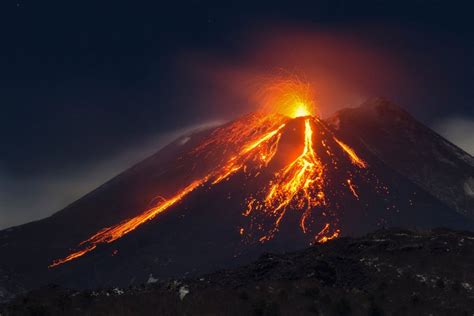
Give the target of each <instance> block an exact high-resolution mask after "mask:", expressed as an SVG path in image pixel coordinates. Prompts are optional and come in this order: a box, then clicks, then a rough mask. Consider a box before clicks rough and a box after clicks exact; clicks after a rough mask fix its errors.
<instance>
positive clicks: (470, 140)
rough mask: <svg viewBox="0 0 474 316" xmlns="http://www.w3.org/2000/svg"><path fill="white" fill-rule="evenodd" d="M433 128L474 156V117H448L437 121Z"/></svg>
mask: <svg viewBox="0 0 474 316" xmlns="http://www.w3.org/2000/svg"><path fill="white" fill-rule="evenodd" d="M433 129H434V130H435V131H437V132H438V133H439V134H440V135H442V136H444V137H445V138H446V139H448V140H449V141H451V142H452V143H454V144H456V145H457V146H458V147H460V148H461V149H463V150H464V151H466V152H467V153H469V154H470V155H471V156H474V118H472V117H460V116H458V117H448V118H445V119H442V120H438V121H437V122H435V124H433Z"/></svg>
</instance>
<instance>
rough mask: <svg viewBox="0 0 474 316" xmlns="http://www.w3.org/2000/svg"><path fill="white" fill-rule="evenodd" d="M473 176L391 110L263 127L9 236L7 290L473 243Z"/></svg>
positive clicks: (232, 135)
mask: <svg viewBox="0 0 474 316" xmlns="http://www.w3.org/2000/svg"><path fill="white" fill-rule="evenodd" d="M407 127H408V128H407ZM418 151H420V153H418ZM424 151H426V153H424ZM434 151H437V152H440V153H442V154H439V155H434V154H433V152H434ZM417 155H420V156H417ZM447 161H448V162H447ZM447 166H451V167H449V168H450V169H449V168H448V169H446V168H447ZM445 170H446V171H445ZM472 172H473V169H472V157H470V156H469V155H467V154H465V153H462V152H461V151H460V150H459V149H457V148H456V147H454V146H452V145H449V143H448V142H447V141H445V140H444V139H442V138H440V137H439V136H438V135H437V134H435V133H433V132H431V131H430V130H428V129H427V128H426V127H424V126H422V125H421V124H420V123H418V122H416V120H414V119H413V118H412V117H411V116H409V115H408V114H407V113H406V112H404V111H403V110H401V109H399V108H398V107H396V106H394V105H391V104H388V103H386V102H381V101H380V100H375V101H372V102H369V103H368V104H365V105H363V106H361V107H360V108H357V109H350V110H346V111H342V112H340V113H338V114H337V115H336V116H335V117H333V118H331V119H329V120H327V121H321V120H319V119H317V118H314V117H297V118H289V117H285V116H282V115H263V114H252V115H248V116H245V117H243V118H240V119H238V120H236V121H233V122H230V123H228V124H226V125H224V126H222V127H218V128H216V129H214V130H210V131H204V132H200V133H197V134H194V135H191V136H190V137H189V138H182V139H178V140H177V141H175V142H173V143H171V144H170V145H169V146H167V147H165V148H164V149H162V150H161V151H159V152H158V153H157V154H155V155H154V156H152V157H150V158H148V159H146V160H145V161H143V162H141V163H139V164H137V165H136V166H134V167H132V168H131V169H129V170H127V171H125V172H124V173H123V174H121V175H119V176H117V177H116V178H114V179H112V180H111V181H109V182H108V183H106V184H104V185H103V186H101V187H100V188H98V189H97V190H95V191H94V192H92V193H90V194H88V195H87V196H85V197H84V198H82V199H80V200H79V201H77V202H75V203H73V204H72V205H70V206H69V207H67V208H66V209H64V210H62V211H60V212H58V213H56V214H55V215H53V216H51V217H50V218H47V219H44V220H42V221H38V222H34V223H30V224H26V225H22V226H19V227H14V228H12V229H8V230H4V231H2V232H0V257H1V258H2V260H1V262H0V269H1V271H6V272H4V273H5V275H4V276H6V277H7V278H8V280H9V282H6V281H0V287H3V288H4V290H3V292H18V291H19V290H18V289H22V288H23V289H30V288H35V287H38V286H40V285H41V284H45V283H49V282H52V281H53V282H56V283H59V284H63V285H68V286H74V287H97V286H114V285H121V286H126V285H129V284H135V283H140V282H143V281H145V280H146V279H147V278H148V276H149V274H150V273H151V274H153V275H154V276H155V277H159V278H170V277H176V276H183V275H197V274H201V273H204V272H211V271H213V270H215V269H218V268H225V267H232V266H236V265H239V264H242V263H246V262H250V261H251V260H253V259H255V258H256V257H257V256H258V255H259V254H261V253H262V252H265V251H274V252H281V251H289V250H296V249H300V248H304V247H306V246H307V245H309V244H311V243H315V242H325V241H327V240H330V239H333V238H335V237H337V236H344V235H359V234H364V233H367V232H369V231H372V230H374V229H377V228H379V227H389V226H402V227H412V228H430V227H436V226H448V227H452V228H461V229H473V227H474V224H473V221H472V217H471V214H472V212H473V208H472V199H469V197H464V196H461V195H460V194H461V193H460V192H461V191H460V190H459V188H461V189H462V183H463V182H464V181H465V179H466V177H467V176H468V175H470V174H471V175H472V174H473V173H472ZM162 197H165V198H162ZM48 266H51V267H50V268H48ZM4 279H5V278H4ZM0 280H1V279H0ZM11 280H14V282H13V283H12V282H11ZM5 296H6V295H5Z"/></svg>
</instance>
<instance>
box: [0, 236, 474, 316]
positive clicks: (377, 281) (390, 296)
mask: <svg viewBox="0 0 474 316" xmlns="http://www.w3.org/2000/svg"><path fill="white" fill-rule="evenodd" d="M473 268H474V233H470V232H460V231H453V230H446V229H435V230H431V231H409V230H381V231H378V232H375V233H372V234H369V235H366V236H364V237H361V238H340V239H337V240H332V241H330V242H328V243H326V244H318V245H316V246H312V247H310V248H308V249H305V250H302V251H298V252H293V253H287V254H280V255H276V254H265V255H263V256H261V257H260V259H258V260H257V261H255V262H254V263H252V264H250V265H247V266H243V267H241V268H236V269H231V270H223V271H220V272H216V273H213V274H209V275H205V276H202V277H196V278H192V279H180V280H172V281H166V282H161V281H159V280H156V279H154V278H153V276H150V278H149V281H148V284H145V285H143V286H139V287H130V288H111V289H103V290H95V291H92V290H88V291H76V290H71V289H64V288H61V287H58V286H49V287H47V288H43V289H40V290H36V291H33V292H30V293H29V294H28V295H26V296H23V297H18V298H16V299H15V300H14V301H12V302H11V303H10V304H9V305H4V306H3V308H0V311H1V314H2V315H4V316H7V315H472V314H473V312H474V274H472V271H473Z"/></svg>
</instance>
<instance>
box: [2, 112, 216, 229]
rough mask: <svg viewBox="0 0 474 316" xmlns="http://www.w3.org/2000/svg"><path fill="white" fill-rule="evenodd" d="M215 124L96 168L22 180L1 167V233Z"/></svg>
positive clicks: (172, 135)
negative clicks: (174, 142)
mask: <svg viewBox="0 0 474 316" xmlns="http://www.w3.org/2000/svg"><path fill="white" fill-rule="evenodd" d="M222 123H223V121H220V120H216V121H211V122H206V123H204V124H199V125H193V126H189V127H186V128H182V129H179V130H175V131H172V132H168V133H164V134H160V135H155V136H154V137H150V138H148V139H147V140H146V141H144V142H143V143H141V144H138V145H136V146H134V147H133V148H126V149H124V150H123V151H122V152H121V153H120V154H118V155H116V156H114V157H108V158H106V159H102V160H101V161H97V162H96V163H95V164H93V165H78V166H76V168H75V169H74V170H66V171H54V170H52V171H50V172H49V173H47V174H42V175H36V176H32V177H28V176H27V177H24V176H23V177H19V176H17V175H14V174H11V173H9V172H8V171H7V170H5V168H3V169H2V168H1V166H0V229H4V228H7V227H10V226H14V225H19V224H22V223H26V222H30V221H34V220H38V219H41V218H44V217H47V216H50V215H52V214H53V213H55V212H56V211H59V210H61V209H62V208H64V207H65V206H67V205H69V204H70V203H72V202H74V201H75V200H77V199H79V198H80V197H82V196H84V195H85V194H87V193H89V192H90V191H92V190H94V189H95V188H97V187H98V186H100V185H102V184H103V183H105V182H106V181H108V180H109V179H111V178H113V177H114V176H116V175H118V174H119V173H121V172H122V171H124V170H126V169H127V168H129V167H131V166H132V165H133V164H135V163H137V162H140V161H141V160H143V159H145V158H146V157H148V156H150V155H152V154H154V153H155V152H157V151H158V150H159V149H161V148H162V147H163V146H165V145H167V144H168V143H170V142H171V141H173V140H175V139H177V138H178V137H180V136H185V137H184V138H183V140H186V139H188V137H187V136H186V135H188V134H190V133H192V132H194V131H197V130H203V129H207V128H211V127H213V126H217V125H220V124H222Z"/></svg>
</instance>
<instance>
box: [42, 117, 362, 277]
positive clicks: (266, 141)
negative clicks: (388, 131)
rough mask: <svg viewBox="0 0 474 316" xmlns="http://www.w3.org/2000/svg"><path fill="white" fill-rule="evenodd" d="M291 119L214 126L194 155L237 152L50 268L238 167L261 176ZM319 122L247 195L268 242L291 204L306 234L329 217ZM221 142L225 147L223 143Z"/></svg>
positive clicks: (308, 124)
mask: <svg viewBox="0 0 474 316" xmlns="http://www.w3.org/2000/svg"><path fill="white" fill-rule="evenodd" d="M302 113H304V112H302ZM315 120H316V121H315ZM287 121H288V117H285V116H281V115H266V116H264V117H261V116H252V117H250V118H249V120H248V121H247V123H248V124H245V122H243V121H236V122H234V123H231V124H229V125H228V126H225V127H222V128H218V129H216V131H214V132H213V133H212V134H211V137H210V138H208V139H207V140H206V141H205V142H204V143H203V144H201V145H200V146H198V147H196V148H195V149H194V150H192V151H191V152H190V155H192V156H191V157H194V158H197V159H199V157H202V156H200V155H201V154H204V155H205V157H207V156H208V155H211V154H210V153H211V152H213V151H212V149H213V148H221V149H222V151H223V152H224V153H225V152H226V151H227V150H229V149H230V150H233V151H235V148H236V147H235V146H237V148H238V150H236V151H235V153H234V154H232V155H230V158H228V159H227V160H224V161H223V162H222V163H220V164H217V167H216V168H215V169H212V170H210V171H208V172H207V174H205V175H204V176H202V177H201V178H198V179H196V180H194V181H192V182H191V183H189V184H188V185H187V186H185V187H183V188H182V189H181V190H179V191H178V192H177V193H175V194H174V195H173V196H171V197H170V198H168V199H163V200H161V201H160V202H159V203H158V204H157V205H155V206H154V207H152V208H150V209H148V210H146V211H144V212H143V213H141V214H139V215H137V216H135V217H132V218H130V219H127V220H124V221H122V222H121V223H119V224H117V225H115V226H111V227H107V228H104V229H102V230H100V231H98V232H97V233H96V234H94V235H93V236H91V237H90V238H88V239H86V240H84V241H83V242H81V243H80V244H79V245H78V248H79V249H78V250H76V251H74V252H72V253H71V254H69V255H68V256H66V257H64V258H62V259H58V260H55V261H53V263H52V264H51V265H50V266H49V267H50V268H52V267H56V266H58V265H61V264H63V263H65V262H68V261H71V260H74V259H77V258H79V257H81V256H83V255H85V254H86V253H88V252H91V251H93V250H94V249H96V248H97V246H98V245H99V244H106V243H112V242H114V241H115V240H117V239H119V238H121V237H123V236H124V235H126V234H128V233H130V232H131V231H133V230H135V229H137V228H138V227H139V226H141V225H142V224H144V223H146V222H148V221H150V220H152V219H154V218H155V217H156V216H158V215H159V214H161V213H163V212H164V211H166V210H168V209H170V208H171V207H172V206H174V205H176V204H177V203H179V202H180V201H181V200H183V199H184V198H185V197H186V196H187V195H189V194H190V193H191V192H193V191H195V190H196V189H197V188H199V187H201V186H203V187H204V186H205V185H209V186H213V185H217V184H219V183H221V182H222V181H224V180H226V179H229V178H230V177H231V176H232V175H234V174H236V173H237V172H244V173H245V174H247V175H249V176H250V175H251V176H253V178H256V177H258V176H259V175H260V174H261V173H262V171H263V170H264V168H266V167H267V166H268V165H269V163H270V162H271V161H272V159H273V158H274V157H275V155H276V153H277V151H278V146H279V143H280V139H281V136H282V131H283V129H284V128H285V126H286V122H287ZM315 122H318V124H320V125H321V126H323V127H324V125H322V123H321V122H320V121H319V120H317V119H315V118H314V117H312V116H306V117H304V138H303V140H302V141H303V149H302V152H301V153H300V155H299V156H297V157H296V158H295V159H294V160H293V161H292V162H290V163H288V164H287V165H286V166H284V167H283V168H281V169H280V170H277V171H276V172H275V173H274V174H272V179H271V180H270V182H269V183H264V185H263V188H264V189H263V190H262V191H261V192H256V193H255V194H252V195H250V196H249V197H248V198H247V200H246V211H245V212H244V215H245V216H262V215H263V216H264V218H265V221H266V220H267V219H271V222H272V224H271V225H272V227H271V229H269V231H267V232H265V234H264V236H263V237H260V238H259V240H260V241H261V242H265V241H268V240H270V239H272V238H273V237H274V236H275V233H276V232H277V231H278V229H279V226H280V223H281V221H282V219H283V218H284V216H285V214H286V212H287V211H288V210H289V209H290V208H291V209H292V210H296V211H300V212H301V216H300V220H299V226H300V228H301V230H302V231H303V233H308V232H309V230H308V219H309V218H310V216H311V215H312V214H313V212H315V211H321V212H320V213H321V214H322V216H326V213H325V211H327V210H325V209H324V207H325V208H327V200H326V199H327V197H326V195H327V194H326V193H325V190H326V189H327V187H326V186H327V181H326V171H327V169H328V168H330V167H331V166H332V167H334V165H331V164H330V163H323V160H322V159H321V157H318V155H317V154H316V151H315V147H316V143H315V142H314V138H315V135H316V134H315V127H316V126H319V125H316V124H315ZM320 135H322V134H320ZM249 139H250V141H249ZM333 139H334V141H335V143H337V145H339V146H340V147H341V148H342V150H343V151H344V152H345V153H346V154H347V155H348V158H349V159H350V161H351V163H352V165H354V166H356V167H358V168H366V167H367V163H366V162H365V161H363V160H362V159H361V158H360V157H359V156H358V155H357V154H356V153H355V151H354V150H353V149H352V148H350V147H349V146H347V145H346V144H344V143H342V142H341V141H339V140H338V139H336V138H335V137H334V136H333ZM318 143H319V140H318ZM320 143H321V144H322V146H323V147H324V152H325V153H326V154H327V155H328V156H329V157H333V156H334V153H332V152H330V146H328V145H327V144H326V141H325V140H323V139H322V140H320ZM221 145H222V146H223V147H219V146H221ZM221 149H219V150H221ZM349 166H351V164H349ZM349 176H350V174H349ZM259 179H260V178H259ZM265 181H266V180H265ZM347 185H348V187H349V190H350V191H351V193H352V194H353V195H354V197H356V198H357V199H358V198H359V196H358V194H357V192H356V191H355V188H356V187H355V185H353V183H352V180H351V179H348V180H347ZM252 221H253V219H252V220H251V222H252ZM325 222H326V221H324V222H323V223H325ZM336 224H337V223H331V224H330V223H326V224H325V225H324V227H323V228H322V229H321V230H320V231H319V232H317V233H315V235H314V236H315V237H314V240H315V241H316V242H326V241H328V240H331V239H334V238H336V237H338V236H339V234H340V230H339V229H338V228H337V225H336ZM259 226H262V225H259ZM245 231H247V230H245ZM243 233H244V229H243V228H242V229H241V230H240V234H241V235H242V234H243Z"/></svg>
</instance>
